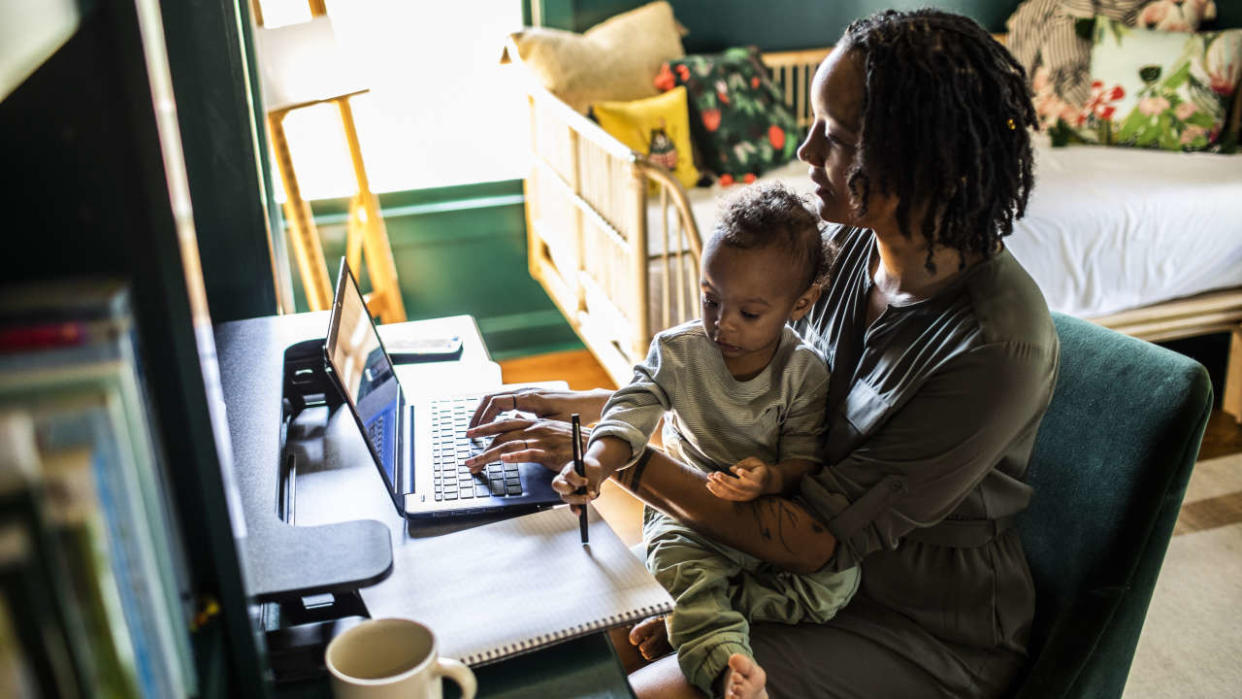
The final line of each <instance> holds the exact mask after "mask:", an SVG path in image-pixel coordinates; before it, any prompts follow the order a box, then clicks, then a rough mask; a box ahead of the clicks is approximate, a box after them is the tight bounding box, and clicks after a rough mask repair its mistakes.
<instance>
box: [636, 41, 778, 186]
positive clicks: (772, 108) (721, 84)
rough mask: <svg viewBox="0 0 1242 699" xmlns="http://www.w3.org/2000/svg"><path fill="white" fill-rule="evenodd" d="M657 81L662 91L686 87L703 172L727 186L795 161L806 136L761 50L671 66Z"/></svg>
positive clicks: (687, 60)
mask: <svg viewBox="0 0 1242 699" xmlns="http://www.w3.org/2000/svg"><path fill="white" fill-rule="evenodd" d="M655 82H656V86H657V87H659V88H660V89H662V90H669V89H673V88H674V87H676V86H684V87H685V88H686V90H687V93H688V96H689V100H690V133H691V136H693V138H694V140H695V145H697V146H698V148H699V151H700V153H701V154H702V163H703V167H704V168H705V169H708V170H711V171H712V172H714V173H715V174H716V175H717V176H718V177H720V179H721V182H722V183H728V182H732V181H750V180H753V179H754V177H755V176H758V175H760V174H762V173H763V172H764V171H766V170H770V169H772V168H774V167H778V166H780V165H784V164H785V163H786V162H788V161H789V160H790V159H791V158H793V156H794V152H795V151H796V150H797V148H798V140H799V137H800V136H801V134H799V133H798V127H797V122H796V121H795V120H794V117H793V114H792V113H791V112H790V111H789V108H788V107H787V106H786V105H785V103H784V102H783V101H782V100H781V95H780V91H778V90H777V89H776V86H775V85H773V84H772V81H771V79H769V77H768V73H767V69H766V68H764V66H763V62H762V61H761V60H760V59H759V51H758V49H755V48H754V47H748V48H732V49H728V50H726V51H725V52H723V53H720V54H714V55H702V56H686V57H685V58H683V59H680V60H676V61H669V62H668V63H666V64H665V65H664V66H662V67H661V68H660V72H659V74H658V75H657V76H656V81H655Z"/></svg>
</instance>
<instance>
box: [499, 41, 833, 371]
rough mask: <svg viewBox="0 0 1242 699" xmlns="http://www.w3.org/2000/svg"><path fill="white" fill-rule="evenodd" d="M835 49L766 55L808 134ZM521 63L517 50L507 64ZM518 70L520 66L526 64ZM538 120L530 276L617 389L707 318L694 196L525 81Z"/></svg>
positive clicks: (529, 193)
mask: <svg viewBox="0 0 1242 699" xmlns="http://www.w3.org/2000/svg"><path fill="white" fill-rule="evenodd" d="M827 53H828V49H817V50H813V51H794V52H786V53H773V54H766V55H765V56H764V60H765V62H767V64H768V66H769V67H770V68H772V70H773V74H774V78H775V80H776V82H777V84H778V85H780V88H781V90H782V91H783V94H784V95H785V96H786V99H787V101H788V102H789V103H790V105H791V106H792V107H793V108H794V109H795V114H796V115H797V117H798V119H799V121H798V124H799V126H800V127H801V128H805V127H806V125H808V124H809V123H810V111H811V110H810V104H809V100H808V92H809V90H808V86H809V83H810V80H811V77H812V76H813V75H814V72H815V67H816V66H817V65H818V64H819V62H820V61H822V60H823V57H824V56H826V55H827ZM519 55H520V54H519V53H518V51H517V48H516V47H515V46H513V45H512V43H510V45H509V47H508V56H509V57H510V58H511V59H513V60H518V56H519ZM518 62H519V63H520V60H518ZM518 73H519V74H520V75H521V78H520V79H521V80H522V81H523V91H524V93H525V95H526V101H527V107H528V110H529V114H530V142H531V154H532V159H531V160H532V162H531V168H530V172H529V173H528V176H527V178H526V182H525V195H526V224H527V225H526V229H527V260H528V266H529V269H530V274H531V276H532V277H534V278H535V279H536V280H537V281H539V283H540V284H541V285H543V287H544V289H545V290H546V291H547V292H548V295H549V296H550V297H551V298H552V300H553V302H554V303H555V304H556V305H557V307H558V308H559V309H560V310H561V312H562V313H563V314H564V315H565V317H566V319H567V320H568V321H569V324H570V325H571V326H572V327H573V328H574V330H575V331H576V332H577V333H578V335H579V337H581V338H582V341H583V343H584V344H586V346H587V347H588V348H589V349H590V350H591V352H592V353H593V354H594V355H595V356H596V358H597V359H598V360H599V361H600V363H601V364H602V365H603V366H604V368H605V370H607V371H608V373H609V374H610V375H611V376H612V378H613V380H614V381H616V382H617V383H618V384H624V383H628V382H629V381H630V379H631V378H632V375H633V369H632V368H633V365H634V364H635V363H636V362H638V361H640V360H641V359H642V358H643V357H644V356H646V352H647V347H648V345H649V344H650V342H651V338H652V337H653V336H654V335H655V333H657V332H659V331H660V330H663V329H665V328H668V327H672V326H673V325H676V324H678V323H681V322H684V321H686V320H689V319H692V318H696V317H698V315H699V304H698V296H699V274H698V270H699V260H700V258H701V256H702V249H703V248H702V246H703V244H702V239H701V236H700V231H699V229H698V225H697V223H696V222H695V220H694V214H693V212H692V210H691V208H690V202H689V199H688V197H687V195H686V191H685V189H684V188H683V187H682V185H681V184H680V183H679V182H678V181H677V180H676V178H674V177H673V176H672V175H671V174H670V173H669V172H668V170H666V169H665V168H664V167H662V166H660V165H658V164H655V163H652V162H650V161H649V160H647V159H646V157H645V156H643V155H642V154H639V153H635V152H633V151H631V150H630V149H629V148H627V147H625V146H624V145H622V144H621V143H620V142H619V141H617V140H616V139H615V138H613V137H612V136H610V135H609V134H608V133H607V132H606V131H604V130H603V129H601V128H600V127H599V126H598V125H597V124H595V123H594V122H592V121H591V120H590V119H588V118H586V117H585V116H583V115H581V114H579V113H577V112H575V111H574V110H572V109H570V108H569V107H568V106H567V105H566V104H565V103H564V102H562V101H561V100H559V99H558V98H557V97H556V96H554V95H553V94H551V93H550V92H548V91H547V90H546V89H544V88H543V87H542V85H540V84H538V82H537V81H536V79H535V78H534V77H533V75H532V74H531V73H530V71H527V70H520V71H518Z"/></svg>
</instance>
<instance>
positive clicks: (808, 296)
mask: <svg viewBox="0 0 1242 699" xmlns="http://www.w3.org/2000/svg"><path fill="white" fill-rule="evenodd" d="M819 292H820V285H819V284H812V285H811V286H810V288H808V289H807V290H806V291H804V292H802V295H801V296H799V297H798V300H797V301H794V305H793V308H792V309H791V310H790V311H789V320H791V321H793V322H797V321H799V320H802V316H804V315H806V314H807V312H808V311H810V310H811V306H814V305H815V302H816V301H818V300H819Z"/></svg>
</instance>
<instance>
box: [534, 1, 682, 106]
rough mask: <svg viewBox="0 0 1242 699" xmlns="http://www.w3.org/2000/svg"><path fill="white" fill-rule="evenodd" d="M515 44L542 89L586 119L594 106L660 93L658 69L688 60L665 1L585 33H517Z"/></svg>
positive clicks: (544, 30)
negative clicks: (670, 62) (679, 60)
mask: <svg viewBox="0 0 1242 699" xmlns="http://www.w3.org/2000/svg"><path fill="white" fill-rule="evenodd" d="M513 42H514V44H516V45H517V48H518V52H519V53H520V54H521V56H522V61H523V62H524V63H525V64H526V65H527V66H529V67H530V69H531V70H532V71H533V72H534V74H535V75H536V76H537V77H538V79H539V80H540V82H541V83H542V84H543V86H544V87H546V88H547V89H548V90H549V91H551V92H552V94H554V95H556V96H557V97H560V98H561V99H562V100H564V101H565V103H566V104H568V105H569V106H570V107H573V108H574V109H576V110H578V111H579V112H581V113H583V114H585V113H586V111H587V109H588V108H589V107H590V106H591V105H592V104H593V103H595V102H599V101H603V100H612V101H628V100H636V99H642V98H644V97H652V96H654V95H656V94H658V91H657V90H656V88H655V85H654V84H653V80H655V76H656V73H657V72H659V70H660V66H661V65H663V63H664V62H665V61H670V60H673V59H675V58H681V57H682V56H684V55H685V50H684V49H682V46H681V34H680V33H679V32H678V25H677V20H675V19H674V18H673V8H672V7H671V6H670V5H669V4H668V3H667V2H663V1H661V2H653V3H650V4H647V5H643V6H642V7H639V8H638V9H635V10H630V11H629V12H625V13H622V14H619V15H617V16H615V17H612V18H610V19H608V20H606V21H604V22H602V23H600V24H597V25H595V26H594V27H591V28H590V29H588V30H587V31H586V32H585V33H583V34H575V33H573V32H567V31H562V30H560V29H546V28H533V29H527V30H525V31H523V32H518V33H517V34H514V35H513Z"/></svg>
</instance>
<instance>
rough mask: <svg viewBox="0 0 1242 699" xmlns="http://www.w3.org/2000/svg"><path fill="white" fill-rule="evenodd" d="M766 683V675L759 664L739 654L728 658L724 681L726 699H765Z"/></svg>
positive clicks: (766, 695)
mask: <svg viewBox="0 0 1242 699" xmlns="http://www.w3.org/2000/svg"><path fill="white" fill-rule="evenodd" d="M767 682H768V675H767V673H766V672H764V671H763V668H761V667H759V663H757V662H755V661H754V660H753V659H751V658H749V657H747V656H745V655H742V654H741V653H734V654H733V655H730V656H729V673H728V676H727V677H725V681H724V695H725V697H726V699H767V697H768V693H767V691H766V690H765V689H764V687H765V686H766V685H767Z"/></svg>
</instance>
